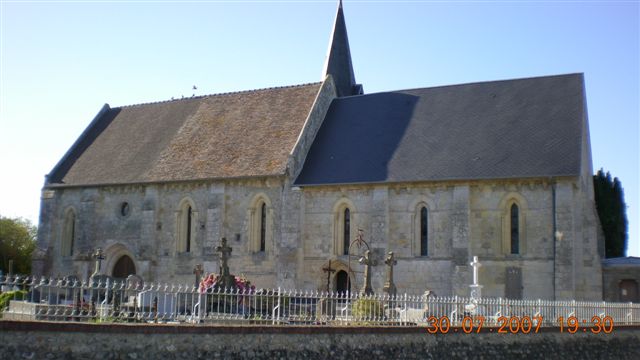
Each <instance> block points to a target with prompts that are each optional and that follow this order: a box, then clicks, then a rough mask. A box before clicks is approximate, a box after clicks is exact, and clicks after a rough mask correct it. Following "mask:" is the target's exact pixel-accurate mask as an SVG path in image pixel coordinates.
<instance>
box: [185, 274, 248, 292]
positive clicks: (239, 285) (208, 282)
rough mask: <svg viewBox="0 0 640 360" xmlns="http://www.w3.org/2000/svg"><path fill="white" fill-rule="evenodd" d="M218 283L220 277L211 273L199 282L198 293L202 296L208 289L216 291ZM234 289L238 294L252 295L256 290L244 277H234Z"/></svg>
mask: <svg viewBox="0 0 640 360" xmlns="http://www.w3.org/2000/svg"><path fill="white" fill-rule="evenodd" d="M219 281H220V275H218V274H214V273H211V274H209V275H207V276H205V277H204V278H203V279H202V281H200V286H199V287H198V291H199V292H200V293H201V294H203V293H205V292H207V291H208V290H210V289H217V287H216V286H217V285H218V282H219ZM234 283H235V288H236V289H238V291H239V292H240V293H243V294H246V293H253V292H255V290H256V287H255V286H254V285H251V282H250V281H249V280H248V279H247V278H246V277H245V276H244V275H241V276H234Z"/></svg>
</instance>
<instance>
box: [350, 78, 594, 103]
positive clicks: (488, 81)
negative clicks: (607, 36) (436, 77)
mask: <svg viewBox="0 0 640 360" xmlns="http://www.w3.org/2000/svg"><path fill="white" fill-rule="evenodd" d="M571 75H584V73H582V72H575V73H566V74H554V75H540V76H528V77H522V78H511V79H499V80H485V81H471V82H466V83H458V84H447V85H436V86H427V87H417V88H409V89H398V90H389V91H378V92H374V93H373V92H372V93H368V94H359V95H353V96H344V97H343V98H350V97H356V96H367V95H375V94H388V93H399V92H404V91H412V90H424V89H441V88H447V87H454V86H466V85H476V84H489V83H500V82H507V81H521V80H532V79H544V78H554V77H564V76H571Z"/></svg>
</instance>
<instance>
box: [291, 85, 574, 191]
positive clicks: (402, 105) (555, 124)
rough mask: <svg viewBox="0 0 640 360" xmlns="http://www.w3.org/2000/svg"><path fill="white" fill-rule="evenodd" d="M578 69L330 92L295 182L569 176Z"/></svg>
mask: <svg viewBox="0 0 640 360" xmlns="http://www.w3.org/2000/svg"><path fill="white" fill-rule="evenodd" d="M583 123H584V124H586V113H585V95H584V80H583V76H582V74H569V75H558V76H548V77H537V78H527V79H516V80H505V81H492V82H482V83H472V84H463V85H452V86H442V87H434V88H424V89H413V90H404V91H394V92H383V93H376V94H369V95H360V96H351V97H344V98H338V99H334V100H333V102H332V104H331V106H330V108H329V110H328V113H327V116H326V118H325V120H324V123H323V125H322V126H321V128H320V130H319V131H318V134H317V136H316V138H315V140H314V143H313V144H312V146H311V149H310V151H309V153H308V154H307V158H306V161H305V164H304V167H303V169H302V171H301V172H300V175H299V176H298V178H297V179H296V181H295V183H296V184H297V185H317V184H348V183H372V182H373V183H374V182H405V181H425V180H456V179H466V180H468V179H495V178H527V177H547V176H578V175H579V174H580V161H581V146H582V128H583Z"/></svg>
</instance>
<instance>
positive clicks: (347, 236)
mask: <svg viewBox="0 0 640 360" xmlns="http://www.w3.org/2000/svg"><path fill="white" fill-rule="evenodd" d="M343 217H344V219H343V223H344V229H343V234H342V236H343V237H344V239H343V247H344V250H343V254H344V255H349V245H350V244H351V210H349V208H346V209H344V215H343Z"/></svg>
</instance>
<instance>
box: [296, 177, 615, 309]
mask: <svg viewBox="0 0 640 360" xmlns="http://www.w3.org/2000/svg"><path fill="white" fill-rule="evenodd" d="M557 182H558V184H559V185H558V186H557V187H558V190H557V195H556V197H555V199H554V193H553V191H554V190H553V186H555V185H554V184H552V183H551V182H550V181H549V180H548V179H537V180H536V179H529V180H504V181H498V180H486V181H473V182H431V183H407V184H389V185H384V184H377V185H367V184H364V185H345V186H315V187H305V188H303V205H302V206H303V209H304V211H303V212H302V216H303V220H302V243H303V247H302V248H303V251H304V254H303V256H304V259H303V261H304V263H305V264H306V266H305V267H304V270H303V271H304V274H303V276H302V278H303V279H304V280H303V282H300V283H299V284H298V286H299V287H302V288H314V287H315V288H318V289H321V288H323V287H324V286H325V283H326V277H325V274H324V273H323V272H322V270H321V269H322V267H324V266H326V264H327V260H328V259H332V260H333V263H335V264H336V266H337V267H339V268H341V267H342V268H345V269H346V268H347V267H348V257H347V256H345V255H341V254H337V252H336V251H335V242H336V241H335V239H334V237H335V234H336V231H335V226H336V224H335V219H336V217H337V216H338V214H335V213H334V212H335V209H336V204H340V203H342V202H348V203H350V204H353V206H352V208H351V209H350V210H351V217H352V220H351V224H352V225H351V226H352V228H360V229H363V230H364V235H365V239H366V241H368V242H369V245H370V246H371V247H372V248H373V250H374V254H375V255H376V256H377V258H378V262H379V263H381V262H382V256H383V255H384V254H385V253H386V252H387V251H393V252H394V253H395V255H396V257H397V259H398V266H397V268H396V270H395V273H394V274H395V281H396V285H397V287H398V289H399V291H400V292H409V293H415V294H421V293H422V292H423V291H424V290H425V289H430V290H433V291H435V292H436V294H438V295H441V296H452V295H458V296H468V295H469V288H468V285H469V284H470V282H471V272H470V266H469V261H470V259H471V257H472V256H474V255H476V256H479V258H480V261H481V263H482V264H483V266H482V267H481V268H480V283H481V284H482V285H483V286H484V289H483V295H485V296H491V297H504V296H505V295H506V294H505V293H506V291H505V287H506V273H507V271H508V269H512V268H516V269H519V270H520V271H521V274H522V297H523V298H525V299H553V298H554V296H555V297H557V298H558V299H582V300H600V299H601V296H602V295H601V287H602V283H601V280H600V279H601V269H600V262H599V256H598V251H597V231H596V230H597V226H598V224H597V221H596V220H595V219H594V218H593V216H592V215H593V214H591V213H589V209H588V207H587V205H585V204H586V203H588V194H587V193H585V192H584V191H582V190H581V189H580V188H579V185H578V184H577V183H576V181H575V179H565V180H558V181H557ZM514 199H515V200H517V201H518V205H519V206H520V210H521V218H522V220H521V236H520V253H519V254H510V252H509V250H507V249H506V248H505V246H506V245H505V240H506V238H507V237H508V235H509V229H506V228H505V224H507V221H508V206H507V204H509V201H511V200H514ZM554 200H555V202H556V211H555V214H554V205H553V202H554ZM422 206H426V207H427V208H428V213H429V230H428V238H429V254H428V256H420V254H419V252H418V253H417V252H416V250H415V249H416V248H417V246H419V245H418V244H419V238H418V231H417V230H416V227H417V224H416V221H417V220H416V219H417V216H419V215H418V214H419V209H420V208H421V207H422ZM585 208H586V210H585ZM583 210H584V211H586V212H587V213H588V214H583ZM591 210H593V209H591ZM554 215H555V217H556V218H557V222H559V226H558V230H559V231H560V232H562V234H563V240H562V242H557V241H556V239H555V238H554V231H553V223H554ZM507 243H508V242H507ZM554 247H557V251H556V252H554ZM554 257H555V258H554ZM356 260H357V259H355V260H354V259H352V264H351V266H352V268H354V269H355V270H356V271H359V270H360V266H359V265H356V264H355V261H356ZM554 260H555V271H556V274H555V275H556V283H555V284H554V280H553V279H554ZM384 271H385V267H384V266H377V267H374V268H373V287H374V290H376V291H378V292H379V291H381V290H382V285H383V281H384ZM358 277H361V275H358V274H355V281H354V282H355V283H357V284H358V286H359V285H361V280H359V279H358ZM554 285H555V287H557V288H558V290H557V291H554ZM554 292H555V293H554Z"/></svg>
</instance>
